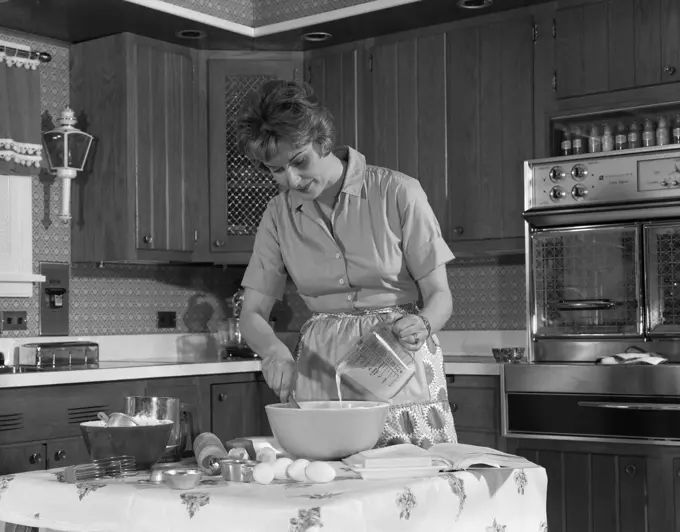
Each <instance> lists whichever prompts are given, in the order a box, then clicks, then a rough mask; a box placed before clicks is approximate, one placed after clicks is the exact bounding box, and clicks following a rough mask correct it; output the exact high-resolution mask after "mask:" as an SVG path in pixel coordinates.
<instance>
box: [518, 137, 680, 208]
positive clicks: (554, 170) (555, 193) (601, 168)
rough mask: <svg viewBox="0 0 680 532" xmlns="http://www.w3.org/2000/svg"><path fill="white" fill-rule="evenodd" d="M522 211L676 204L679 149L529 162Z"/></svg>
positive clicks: (679, 191) (679, 186) (679, 195)
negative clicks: (605, 205) (585, 206)
mask: <svg viewBox="0 0 680 532" xmlns="http://www.w3.org/2000/svg"><path fill="white" fill-rule="evenodd" d="M524 174H525V175H524V180H525V196H526V197H525V208H526V209H527V210H529V209H534V208H551V207H553V208H554V207H562V206H570V207H574V206H578V205H592V204H603V203H627V202H630V203H634V202H640V201H654V200H668V199H673V198H679V199H680V146H679V145H675V146H664V147H662V148H658V147H656V148H641V149H637V150H630V151H626V152H608V153H594V154H588V155H578V156H573V157H559V158H557V157H556V158H554V159H542V160H537V161H528V162H527V163H525V168H524Z"/></svg>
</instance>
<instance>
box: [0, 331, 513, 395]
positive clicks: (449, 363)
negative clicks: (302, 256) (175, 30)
mask: <svg viewBox="0 0 680 532" xmlns="http://www.w3.org/2000/svg"><path fill="white" fill-rule="evenodd" d="M279 336H280V338H281V339H282V340H283V341H284V342H285V343H286V344H287V345H289V346H290V347H291V349H292V347H293V346H294V344H295V341H296V339H297V333H280V334H279ZM438 336H439V337H440V342H441V345H442V347H443V348H444V369H445V372H446V374H447V375H500V371H501V364H497V363H496V362H495V360H494V359H493V357H492V356H490V355H489V354H486V353H488V352H489V351H490V349H489V348H488V347H479V346H480V345H482V344H481V335H479V334H476V335H472V334H469V335H465V336H464V337H463V338H464V340H465V341H466V342H467V344H466V345H463V344H461V343H459V342H457V339H456V335H454V334H452V333H451V332H444V333H439V335H438ZM65 339H66V338H64V337H55V338H44V337H43V338H13V339H9V338H7V339H0V351H4V353H5V354H6V356H7V359H8V363H12V360H13V358H12V357H15V356H16V353H17V348H18V345H21V344H23V343H29V342H37V341H41V342H46V341H64V340H65ZM68 339H69V340H88V341H93V342H97V343H98V344H99V347H100V361H99V367H98V368H96V369H95V368H92V369H76V370H73V369H72V370H60V371H29V372H25V373H14V374H12V373H4V374H3V373H0V388H18V387H25V386H50V385H54V384H79V383H87V382H99V381H124V380H134V379H154V378H164V377H190V376H198V375H223V374H230V373H249V372H257V371H260V370H261V362H260V360H259V359H243V358H221V357H219V356H218V355H217V349H216V346H215V343H214V340H212V339H211V337H210V335H203V334H163V335H129V336H87V337H69V338H68ZM471 339H472V340H471ZM494 341H495V342H496V343H500V342H503V343H508V340H507V339H506V338H503V339H501V338H500V337H499V338H497V339H494ZM512 341H514V340H510V342H512ZM466 353H472V354H470V355H467V354H466Z"/></svg>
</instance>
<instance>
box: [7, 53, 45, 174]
mask: <svg viewBox="0 0 680 532" xmlns="http://www.w3.org/2000/svg"><path fill="white" fill-rule="evenodd" d="M5 44H7V45H8V46H10V47H14V46H16V45H13V44H11V43H4V42H2V41H0V46H3V45H5ZM21 55H22V56H25V55H26V54H21ZM38 65H39V61H38V60H36V59H29V58H27V57H20V56H19V54H17V55H14V51H13V50H11V49H9V50H7V51H4V50H3V48H0V175H17V174H18V175H37V174H38V173H39V170H40V163H41V160H42V144H41V139H40V133H41V131H40V73H39V72H38Z"/></svg>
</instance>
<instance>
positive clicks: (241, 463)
mask: <svg viewBox="0 0 680 532" xmlns="http://www.w3.org/2000/svg"><path fill="white" fill-rule="evenodd" d="M258 463H259V462H257V461H255V460H233V459H226V460H220V470H221V472H222V478H223V479H224V480H226V481H228V482H252V481H253V469H254V468H255V466H256V465H257V464H258Z"/></svg>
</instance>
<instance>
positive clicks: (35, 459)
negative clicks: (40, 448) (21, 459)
mask: <svg viewBox="0 0 680 532" xmlns="http://www.w3.org/2000/svg"><path fill="white" fill-rule="evenodd" d="M28 461H29V462H30V463H31V464H33V465H35V464H39V463H40V462H42V456H40V453H33V454H32V455H31V457H30V458H29V459H28Z"/></svg>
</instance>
